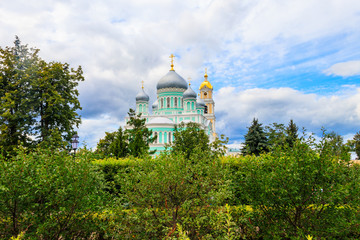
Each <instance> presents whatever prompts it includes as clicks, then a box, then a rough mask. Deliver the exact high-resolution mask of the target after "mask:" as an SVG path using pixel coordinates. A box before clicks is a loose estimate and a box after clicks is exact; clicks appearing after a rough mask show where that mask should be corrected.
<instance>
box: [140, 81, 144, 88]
mask: <svg viewBox="0 0 360 240" xmlns="http://www.w3.org/2000/svg"><path fill="white" fill-rule="evenodd" d="M141 88H142V89H144V80H142V81H141Z"/></svg>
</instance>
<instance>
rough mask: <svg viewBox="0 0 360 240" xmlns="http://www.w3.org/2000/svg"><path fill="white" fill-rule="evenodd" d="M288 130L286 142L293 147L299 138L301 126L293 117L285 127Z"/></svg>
mask: <svg viewBox="0 0 360 240" xmlns="http://www.w3.org/2000/svg"><path fill="white" fill-rule="evenodd" d="M285 131H286V143H287V145H288V146H289V147H293V146H294V143H295V142H296V140H297V139H298V138H299V135H298V131H299V128H298V126H296V124H295V123H294V121H293V120H292V119H291V120H290V122H289V125H288V126H287V127H286V129H285Z"/></svg>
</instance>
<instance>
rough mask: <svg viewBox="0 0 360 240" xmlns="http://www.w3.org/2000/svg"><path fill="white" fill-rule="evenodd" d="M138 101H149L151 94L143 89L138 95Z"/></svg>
mask: <svg viewBox="0 0 360 240" xmlns="http://www.w3.org/2000/svg"><path fill="white" fill-rule="evenodd" d="M136 101H145V102H148V101H149V96H148V95H147V94H146V93H145V92H144V89H141V91H140V92H139V93H138V94H137V95H136Z"/></svg>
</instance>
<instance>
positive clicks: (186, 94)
mask: <svg viewBox="0 0 360 240" xmlns="http://www.w3.org/2000/svg"><path fill="white" fill-rule="evenodd" d="M183 98H184V99H189V98H196V92H194V90H192V88H191V87H190V86H189V88H188V89H187V90H186V91H185V92H184V94H183Z"/></svg>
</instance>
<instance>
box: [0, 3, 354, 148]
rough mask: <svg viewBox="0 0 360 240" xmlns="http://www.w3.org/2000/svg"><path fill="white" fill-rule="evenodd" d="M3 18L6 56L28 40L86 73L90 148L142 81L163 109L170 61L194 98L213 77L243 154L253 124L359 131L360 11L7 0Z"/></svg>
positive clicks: (114, 124) (83, 133)
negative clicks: (160, 93)
mask: <svg viewBox="0 0 360 240" xmlns="http://www.w3.org/2000/svg"><path fill="white" fill-rule="evenodd" d="M0 16H1V18H0V36H1V38H0V46H1V47H5V46H9V45H12V44H13V41H14V36H15V35H18V36H19V37H20V39H21V40H22V43H24V44H28V45H29V46H30V47H37V48H39V49H40V56H41V57H42V58H43V59H45V60H47V61H61V62H67V63H69V64H70V65H71V66H73V67H77V66H78V65H81V66H82V67H83V70H84V75H85V79H86V80H85V82H83V83H81V84H80V86H79V91H80V102H81V105H82V107H83V110H82V111H81V115H82V125H81V127H80V129H79V136H80V141H83V142H86V143H87V144H88V145H89V146H90V147H94V146H95V145H96V142H98V140H99V139H100V138H101V137H103V136H104V135H105V131H114V130H116V129H117V128H118V127H119V126H122V125H123V124H124V117H125V115H126V113H127V111H128V110H129V108H130V107H134V106H135V96H136V94H137V92H138V91H139V90H140V87H141V81H142V80H144V82H145V91H146V92H147V93H148V94H149V95H150V102H151V103H152V102H153V101H155V97H156V83H157V81H158V80H159V79H160V78H161V77H162V76H163V75H165V74H166V73H167V71H168V70H169V65H170V61H169V55H170V54H171V53H174V54H175V55H176V58H175V70H176V71H177V72H178V73H179V74H180V75H181V76H183V77H184V78H185V79H187V78H188V77H191V78H192V86H194V89H195V88H196V87H198V86H199V85H200V83H201V82H202V80H203V75H204V69H205V68H208V74H209V80H210V82H211V83H212V85H213V86H214V91H215V94H214V95H215V96H214V98H215V113H216V118H217V125H216V127H217V132H218V133H224V134H225V135H227V136H228V137H230V143H232V144H233V145H234V146H238V144H240V143H241V142H242V141H243V136H244V134H245V133H246V131H247V127H248V126H249V125H250V123H251V120H252V119H253V118H254V117H256V118H259V121H260V122H262V123H264V124H265V125H267V124H270V123H273V122H277V123H285V124H286V123H288V122H289V120H290V119H293V120H294V121H295V123H297V125H299V126H300V127H305V128H306V129H308V130H309V131H313V132H314V133H315V134H317V135H319V134H320V133H321V131H320V129H321V127H325V128H326V129H328V131H335V132H337V133H339V134H341V135H343V136H344V138H345V139H349V138H352V136H353V135H354V134H355V133H356V132H357V131H359V130H360V31H359V26H360V1H358V0H316V1H314V0H292V1H284V0H243V1H239V0H203V1H194V0H182V1H180V0H179V1H174V0H153V1H148V0H132V1H128V0H126V1H125V0H62V1H60V0H59V1H55V0H53V1H49V0H36V1H35V0H27V1H25V0H11V1H10V0H5V1H1V2H0Z"/></svg>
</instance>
